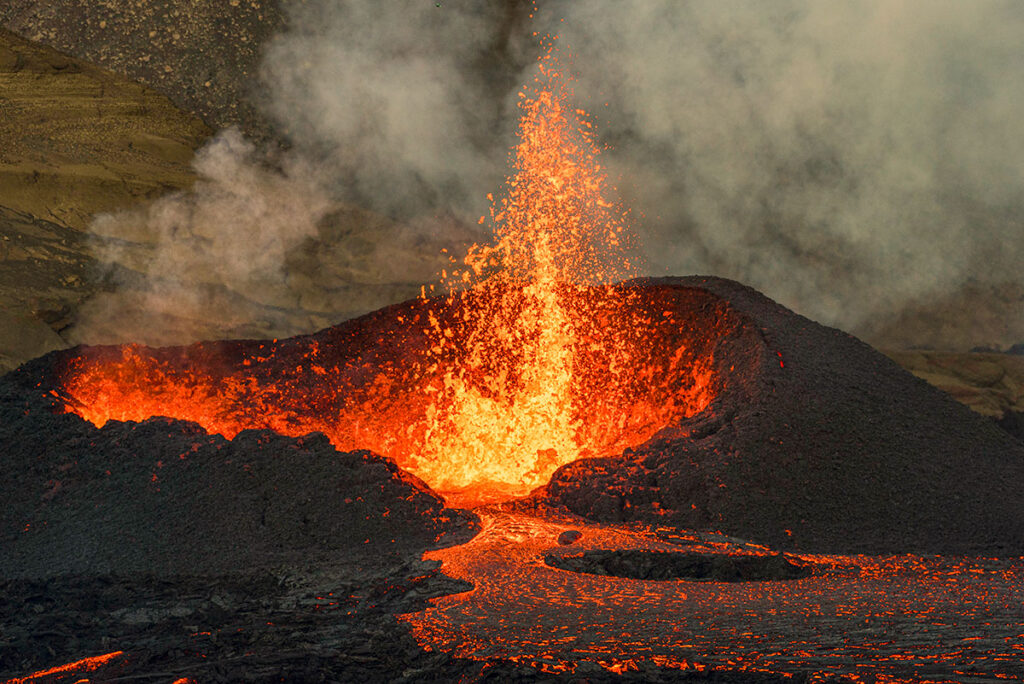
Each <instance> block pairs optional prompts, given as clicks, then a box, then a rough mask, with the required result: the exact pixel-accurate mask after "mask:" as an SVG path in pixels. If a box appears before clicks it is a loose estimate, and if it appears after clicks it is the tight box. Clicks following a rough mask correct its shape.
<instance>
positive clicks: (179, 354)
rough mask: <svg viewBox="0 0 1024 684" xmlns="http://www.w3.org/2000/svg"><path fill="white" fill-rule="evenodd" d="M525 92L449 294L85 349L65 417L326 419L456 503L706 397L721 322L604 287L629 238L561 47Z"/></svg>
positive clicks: (532, 479) (617, 444)
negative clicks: (278, 336) (363, 312)
mask: <svg viewBox="0 0 1024 684" xmlns="http://www.w3.org/2000/svg"><path fill="white" fill-rule="evenodd" d="M521 95H522V97H521V103H520V106H521V109H522V118H521V122H520V128H519V137H520V142H519V144H518V146H517V147H516V148H515V151H514V154H513V159H512V163H513V169H514V173H513V174H512V175H511V177H510V178H509V179H508V181H507V184H506V188H505V193H504V196H503V197H501V198H500V199H497V200H495V199H493V198H492V197H491V196H489V198H491V199H492V210H491V221H492V224H493V229H494V236H495V240H494V243H493V244H491V245H484V246H480V245H475V246H474V247H472V248H471V249H470V250H469V252H468V254H467V255H466V257H465V258H464V260H463V262H462V263H461V264H460V263H458V262H457V261H454V262H453V267H452V268H451V269H448V270H446V271H445V272H444V273H443V274H442V279H443V281H444V283H445V285H446V286H447V294H445V295H443V296H438V297H434V298H428V297H427V292H428V288H424V289H423V296H422V297H421V298H420V299H419V300H414V301H412V302H406V303H405V304H400V305H396V306H393V307H389V308H387V309H383V310H381V311H378V312H375V313H373V314H370V315H368V316H365V317H363V318H360V319H356V320H354V321H349V322H346V323H344V324H342V325H340V326H336V327H335V328H331V329H328V330H325V331H322V332H321V333H317V334H316V335H315V336H304V337H296V338H291V339H289V340H280V341H278V340H274V341H273V342H262V343H255V342H221V343H202V344H198V345H193V346H191V347H182V348H167V349H149V348H145V347H140V346H137V345H126V346H122V347H115V348H87V349H85V350H83V352H82V355H81V356H80V357H79V358H78V359H76V360H74V361H73V362H72V363H71V364H70V367H69V368H68V369H67V372H66V374H65V381H64V385H63V396H62V397H61V398H62V399H63V401H64V403H65V406H66V407H67V409H68V410H69V411H71V412H74V413H77V414H78V415H80V416H82V417H83V418H85V419H87V420H89V421H91V422H93V423H94V424H96V425H98V426H102V425H103V424H104V423H105V422H106V421H107V420H111V419H114V420H135V421H139V420H144V419H146V418H148V417H151V416H167V417H172V418H179V419H184V420H191V421H195V422H197V423H199V424H200V425H202V426H203V427H204V428H206V429H207V430H209V431H210V432H216V433H220V434H223V435H225V436H226V437H229V438H230V437H232V436H234V435H235V434H236V433H238V432H239V431H241V430H244V429H247V428H270V429H273V430H276V431H277V432H280V433H282V434H286V435H292V436H300V435H303V434H307V433H309V432H313V431H319V432H323V433H325V434H326V435H327V436H328V437H329V438H330V439H331V441H332V443H333V444H334V445H335V447H337V448H338V449H339V450H353V449H370V450H373V451H376V452H378V453H381V454H383V455H386V456H389V457H391V458H393V459H394V460H395V461H396V462H397V463H398V465H400V466H401V467H403V468H404V469H406V470H408V471H410V472H411V473H413V474H415V475H417V476H419V477H420V478H422V479H423V480H424V481H426V482H427V483H428V484H429V485H430V486H431V487H433V488H434V489H435V490H438V491H441V492H450V493H451V498H452V500H453V501H454V500H458V501H460V502H463V503H465V504H467V505H468V504H472V503H478V502H481V501H485V500H493V499H502V498H507V497H508V496H510V495H518V494H525V493H526V492H528V491H529V490H530V489H532V488H534V487H537V486H539V485H542V484H544V483H545V482H547V480H548V479H549V478H550V476H551V474H552V473H553V472H554V471H555V470H556V469H557V468H558V467H559V466H562V465H564V464H566V463H569V462H571V461H574V460H576V459H578V458H582V457H588V456H601V455H611V454H615V453H620V452H621V451H622V450H623V449H625V448H627V447H631V446H637V445H639V444H641V443H643V442H644V441H646V440H648V439H650V438H651V437H652V436H653V435H654V434H655V433H656V432H658V431H659V430H660V429H662V428H664V427H666V426H669V425H672V424H674V423H677V422H678V421H679V420H681V419H683V418H685V417H688V416H692V415H694V414H696V413H698V412H700V411H702V410H703V409H705V408H706V407H707V406H708V404H709V403H710V401H711V399H712V398H713V397H714V395H715V392H716V391H717V390H716V387H717V386H718V385H719V384H720V383H719V379H717V378H715V377H714V375H713V373H712V370H711V368H712V354H713V350H714V339H715V335H716V331H715V330H714V328H715V327H716V326H718V324H719V321H717V320H711V321H708V320H705V321H704V322H703V323H702V325H705V326H706V324H707V323H708V322H710V323H711V326H710V327H705V328H704V329H703V330H702V331H700V332H696V333H695V331H694V330H692V329H690V328H687V325H688V324H689V323H690V322H689V321H687V320H686V319H685V314H683V315H682V317H681V316H680V315H677V313H676V312H679V311H686V310H689V309H688V307H687V305H686V302H683V301H681V300H680V297H681V295H680V294H679V293H678V292H675V293H673V292H670V291H662V290H658V289H657V288H654V289H652V290H650V291H646V292H645V296H644V297H643V298H641V297H639V296H638V295H637V291H638V289H639V288H638V287H636V286H625V285H613V284H612V283H614V282H615V281H618V280H621V279H623V278H626V277H628V276H630V275H632V274H633V271H634V265H633V263H632V262H631V260H630V257H629V254H630V247H631V243H632V238H631V236H630V232H629V230H628V222H627V221H626V218H625V212H624V211H623V210H622V208H621V207H620V206H619V205H617V204H616V203H614V202H612V201H610V200H609V199H608V198H607V196H606V195H607V190H606V179H605V173H604V171H603V170H602V168H601V166H600V164H599V161H598V151H597V148H596V146H595V144H594V141H593V138H592V135H591V133H590V132H589V131H590V128H591V124H590V123H589V121H587V120H586V118H585V116H584V114H583V113H582V112H581V110H577V109H574V108H573V107H571V106H570V104H569V102H570V100H571V95H572V93H571V88H570V86H569V80H568V78H567V77H566V75H565V73H564V71H563V69H562V67H561V66H560V65H559V62H558V60H557V57H556V53H555V52H554V49H553V46H551V45H549V47H548V50H547V52H546V53H545V54H544V55H543V56H542V57H541V59H540V62H539V75H538V77H537V79H536V81H535V83H534V85H533V86H532V87H531V88H529V89H527V90H526V91H524V92H523V93H521ZM429 289H430V290H432V289H433V288H432V287H431V288H429ZM722 323H723V325H724V324H725V323H726V322H725V321H724V320H723V321H722Z"/></svg>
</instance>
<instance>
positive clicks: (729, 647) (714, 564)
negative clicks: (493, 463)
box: [0, 277, 1024, 681]
mask: <svg viewBox="0 0 1024 684" xmlns="http://www.w3.org/2000/svg"><path fill="white" fill-rule="evenodd" d="M618 287H621V288H629V289H632V290H634V291H635V294H636V295H637V297H636V299H635V300H634V301H636V302H638V305H639V306H649V307H650V308H651V311H652V312H653V311H661V310H662V309H664V311H663V313H664V314H665V315H664V316H663V319H662V322H659V323H658V324H657V325H654V326H653V327H652V331H653V332H652V333H651V334H652V335H654V336H655V337H653V338H651V341H652V342H655V343H656V342H657V341H658V340H660V341H661V342H662V343H663V346H664V347H665V348H666V349H676V350H678V349H685V350H689V351H688V352H687V353H689V354H691V355H692V359H691V360H692V362H693V363H694V364H696V363H697V362H698V361H701V362H702V363H703V366H702V367H703V368H705V369H706V370H707V371H708V377H709V378H710V380H709V381H708V384H707V385H706V387H705V390H706V392H707V394H708V396H709V398H710V400H709V402H708V403H707V404H706V406H705V407H704V408H703V409H702V410H700V411H699V412H697V413H695V414H693V415H689V416H681V417H680V416H678V415H677V416H675V417H672V418H671V419H669V420H667V422H665V423H664V424H662V425H660V426H658V429H657V430H656V431H655V432H654V433H653V435H650V436H648V437H647V438H645V439H644V441H643V442H642V443H638V444H633V445H631V446H629V447H628V448H626V449H624V450H621V451H620V452H618V453H609V454H603V455H599V457H596V458H589V459H583V460H579V461H576V462H573V463H570V464H568V465H565V466H563V467H561V468H560V469H558V470H557V471H556V472H555V474H554V475H553V476H552V478H551V481H550V483H549V484H548V485H547V486H545V487H542V488H540V489H538V490H536V491H534V492H533V493H532V494H531V495H530V496H527V497H522V498H518V499H514V500H511V501H506V502H504V503H492V504H487V505H482V506H478V507H476V508H475V509H474V510H463V509H453V508H450V507H446V506H445V500H444V498H443V496H444V495H443V493H442V494H438V493H436V492H434V491H432V490H431V488H430V487H429V486H428V485H427V484H426V483H424V482H423V481H422V480H420V479H419V478H417V477H415V476H414V475H412V474H410V472H408V471H407V470H405V469H403V468H402V467H400V466H401V464H402V462H403V458H404V457H403V456H402V455H401V454H399V455H398V456H397V457H393V458H388V455H387V454H384V455H378V454H375V453H372V452H369V451H365V450H364V451H359V450H350V449H347V448H346V449H345V450H343V451H338V450H336V448H335V446H336V444H335V445H332V441H334V442H338V441H339V438H338V437H337V436H334V437H332V438H331V439H330V440H329V439H328V437H327V436H324V434H320V433H327V434H328V436H330V434H331V420H330V416H332V415H341V413H339V411H342V410H343V409H344V408H345V406H346V397H345V394H344V393H341V394H340V396H338V397H336V398H335V399H334V401H335V402H336V403H335V404H333V405H331V406H325V405H324V404H322V403H320V402H321V401H322V400H323V398H324V396H325V395H320V394H318V393H317V387H318V385H317V383H318V382H321V380H319V379H320V378H322V377H324V374H321V373H319V372H315V371H312V370H311V369H310V366H309V364H308V354H309V353H310V350H311V349H313V348H315V349H316V350H317V353H318V365H319V366H320V367H322V368H324V369H326V373H325V374H326V376H328V377H329V379H331V380H332V382H333V381H337V380H338V379H339V378H340V377H344V378H345V380H346V383H347V384H342V385H339V386H341V387H344V388H345V389H346V390H347V392H348V393H349V396H350V397H360V398H366V397H369V398H376V397H378V396H391V397H393V405H391V406H389V405H388V404H386V403H385V404H382V414H381V415H383V416H386V417H387V418H388V420H389V421H392V422H394V421H400V420H409V415H403V414H401V413H400V412H397V411H396V409H395V406H400V405H402V403H403V402H406V397H405V395H404V394H403V393H402V388H401V383H398V384H397V385H396V386H395V388H393V389H392V390H389V391H388V392H387V393H385V394H384V395H377V394H370V395H367V394H365V391H366V387H368V386H379V382H377V381H376V378H377V377H379V375H381V374H385V375H389V376H393V377H396V378H402V377H407V375H406V374H407V372H410V373H411V370H410V369H407V368H404V367H403V362H404V360H405V359H410V358H415V354H414V353H412V352H413V350H414V348H415V345H416V344H417V340H419V339H420V337H421V336H419V335H418V334H417V333H416V331H415V328H414V327H413V326H410V325H408V323H407V322H408V321H409V320H411V318H412V317H414V316H415V311H416V310H417V309H419V308H422V307H423V306H424V302H423V300H412V301H410V302H407V303H405V304H401V305H395V306H393V307H389V308H387V309H383V310H381V311H378V312H375V313H373V314H369V315H367V316H365V317H362V318H359V319H354V320H352V321H348V322H345V323H342V324H340V325H338V326H334V327H333V328H328V329H325V330H324V331H322V332H320V333H316V334H314V335H311V336H304V337H299V338H292V339H287V340H278V341H273V342H271V341H236V342H218V343H201V344H197V345H193V346H191V347H185V348H166V349H150V348H145V347H138V346H132V347H120V348H119V347H106V348H103V347H97V348H89V347H79V348H74V349H71V350H67V351H58V352H53V353H51V354H49V355H47V356H44V357H41V358H39V359H36V360H34V361H32V362H29V363H27V364H24V365H23V366H21V367H20V368H19V369H17V370H15V371H13V372H11V373H9V374H7V375H6V376H4V377H3V380H2V384H0V401H2V403H0V414H2V420H0V433H2V434H0V439H2V443H3V444H5V445H6V448H5V465H6V467H5V468H4V469H3V470H2V475H0V478H2V481H0V490H2V491H3V492H5V494H6V495H7V497H8V500H7V504H6V505H5V506H4V507H3V509H2V512H0V516H2V517H0V567H2V568H3V578H4V579H3V585H2V586H3V594H2V600H3V602H4V611H3V613H4V615H9V616H12V618H11V619H10V620H9V621H5V632H4V640H3V642H2V645H0V649H2V650H0V668H2V669H0V672H2V673H3V675H4V676H7V677H13V678H18V677H26V676H28V675H30V673H32V672H40V671H45V670H46V669H47V668H51V667H54V666H57V665H61V664H64V663H72V662H75V661H78V660H80V659H82V658H87V657H95V656H101V655H104V654H112V653H113V654H117V655H113V656H110V658H109V660H106V661H104V662H102V663H94V664H95V665H96V667H97V668H98V669H97V670H95V673H94V674H93V675H92V676H94V677H96V678H97V679H103V680H109V679H114V678H117V677H128V678H143V679H145V678H155V679H163V678H168V677H170V678H175V679H177V678H192V679H194V680H195V681H271V680H278V679H280V678H282V677H283V678H285V679H302V680H325V681H345V680H351V679H354V678H356V677H362V678H369V679H371V680H374V679H389V680H406V681H422V680H424V679H441V680H448V679H453V678H469V679H474V680H488V679H491V680H494V681H504V680H509V679H516V678H519V679H524V680H538V679H539V680H552V681H560V680H570V681H571V680H576V681H595V680H597V681H603V680H618V679H626V680H631V679H635V680H645V681H646V680H655V681H657V680H664V681H776V680H779V681H782V680H787V681H788V680H790V679H792V678H794V677H796V678H798V679H810V680H812V681H816V680H821V679H825V678H828V677H847V678H852V679H851V681H852V680H853V679H856V678H863V677H867V676H872V677H876V678H877V681H900V680H904V681H920V680H926V681H994V680H997V679H1000V678H1007V677H1014V676H1019V675H1021V674H1022V673H1024V666H1022V665H1021V657H1020V656H1021V651H1020V645H1021V638H1022V637H1021V636H1020V635H1021V634H1022V633H1024V614H1022V612H1021V607H1020V606H1021V605H1022V601H1021V598H1022V597H1021V595H1020V591H1021V590H1020V587H1021V583H1020V580H1021V574H1022V573H1024V562H1022V561H1021V555H1022V554H1024V550H1022V549H1024V494H1022V493H1021V491H1020V489H1019V487H1017V486H1016V485H1017V483H1019V482H1020V481H1021V480H1022V476H1024V446H1022V444H1021V443H1020V442H1019V441H1018V440H1016V439H1014V438H1013V437H1011V436H1010V435H1009V434H1008V433H1006V432H1005V431H1003V430H1000V429H999V428H998V427H997V426H996V425H995V424H994V423H993V422H992V421H990V420H988V419H986V418H984V417H982V416H978V415H976V414H974V413H973V412H971V411H970V410H969V409H967V408H966V407H964V406H963V405H961V404H959V403H958V402H956V401H955V400H953V399H952V398H950V397H949V396H948V395H946V394H944V393H942V392H940V391H938V390H936V389H934V388H933V387H931V386H930V385H928V384H927V383H925V382H924V381H922V380H919V379H917V378H915V377H914V376H912V375H910V374H909V373H907V372H906V371H903V370H902V369H900V368H899V367H898V366H897V365H896V364H895V363H893V362H892V361H890V360H888V359H887V358H885V357H884V356H882V355H881V354H879V353H878V352H876V351H874V350H873V349H871V348H870V347H868V346H867V345H865V344H863V343H861V342H860V341H858V340H856V339H855V338H853V337H851V336H849V335H847V334H845V333H842V332H840V331H837V330H834V329H829V328H825V327H823V326H820V325H818V324H816V323H813V322H812V321H809V320H807V319H805V318H803V317H801V316H798V315H796V314H794V313H792V312H790V311H788V310H786V309H785V308H783V307H781V306H779V305H777V304H775V303H774V302H772V301H771V300H769V299H767V298H765V297H764V296H762V295H760V294H759V293H757V292H755V291H753V290H751V289H749V288H746V287H744V286H742V285H739V284H738V283H734V282H731V281H724V280H719V279H713V278H698V277H692V278H679V279H662V280H640V281H632V282H629V283H626V284H623V285H620V286H618ZM464 301H465V300H464V299H460V298H455V299H453V300H452V303H451V304H450V306H451V307H453V308H454V310H455V312H456V313H457V309H458V307H459V306H460V305H462V304H463V303H464ZM666 307H667V308H666ZM669 314H671V315H669ZM665 320H669V321H671V323H665V322H664V321H665ZM669 333H671V334H669ZM382 340H383V341H384V342H382ZM421 341H422V340H421ZM664 351H665V350H664V349H662V350H658V349H652V351H651V356H650V358H649V359H648V360H649V361H650V362H657V361H658V359H662V358H663V357H664ZM125 358H131V359H133V361H132V363H134V364H136V365H135V366H134V367H135V368H139V367H146V364H148V363H156V362H159V363H160V364H163V365H161V366H160V367H161V368H162V369H163V375H161V376H159V377H160V378H162V380H158V379H154V378H156V377H157V376H150V377H148V379H147V383H148V384H143V385H140V386H139V387H136V388H134V389H133V391H142V392H145V393H148V394H151V395H153V396H158V397H159V396H164V395H161V392H162V391H164V390H165V389H166V388H167V387H170V386H173V385H174V383H175V374H174V373H175V372H177V373H179V374H185V373H187V372H191V373H194V371H196V370H202V371H204V372H203V373H202V374H200V376H201V377H210V373H212V372H214V371H216V373H217V375H216V377H217V378H218V381H217V382H219V383H221V384H219V385H217V387H219V388H224V387H227V386H228V384H225V383H226V380H225V379H227V378H230V377H232V373H235V372H236V371H237V372H240V370H241V369H245V371H246V372H247V373H248V374H249V375H248V377H251V378H253V380H252V381H251V382H250V383H249V384H248V385H247V387H249V390H248V392H249V394H244V393H236V394H234V395H231V397H230V398H231V399H232V401H233V402H235V403H232V404H231V406H232V407H234V408H233V409H232V410H233V411H234V412H233V413H230V414H229V417H230V418H231V420H232V421H234V422H233V423H231V425H232V426H233V428H232V430H231V431H230V437H231V438H230V439H229V438H227V437H225V436H223V435H221V434H216V430H215V429H211V430H210V431H207V430H206V429H204V428H203V427H202V426H201V425H199V424H197V423H195V422H189V421H186V420H182V419H181V418H182V416H177V415H174V411H173V410H169V411H167V413H169V414H171V415H168V416H166V417H152V418H148V419H146V420H142V421H138V422H137V421H128V422H121V421H118V420H111V421H109V422H106V423H105V424H104V425H103V427H100V428H97V427H96V426H95V425H93V424H92V423H90V422H89V421H87V420H83V419H82V418H81V417H79V416H78V415H76V414H75V408H76V405H75V402H76V401H77V400H76V399H75V396H74V393H73V391H72V389H74V388H75V387H76V386H75V385H74V384H73V383H70V382H69V378H70V377H74V374H75V373H81V372H82V370H83V369H89V368H92V369H93V370H95V369H98V368H103V367H104V366H103V364H104V363H112V364H114V365H113V366H112V367H119V366H117V364H119V363H123V361H124V359H125ZM140 359H141V361H140ZM304 359H307V362H306V366H307V370H306V371H305V373H303V372H301V370H293V371H292V372H293V376H290V377H292V379H293V380H295V381H296V382H294V383H292V384H290V385H288V386H287V388H286V389H281V387H282V386H280V385H272V383H273V381H274V380H275V379H277V378H279V377H280V376H281V374H282V373H283V372H284V370H285V369H288V368H291V369H295V368H296V367H297V366H302V364H303V360H304ZM90 364H92V365H91V366H90ZM140 364H141V365H140ZM685 365H687V364H684V366H685ZM371 371H373V372H371ZM333 372H337V373H341V374H342V375H339V376H332V375H331V374H332V373H333ZM86 377H93V378H96V377H98V376H95V375H93V376H88V375H86ZM190 377H192V376H190ZM161 382H163V383H165V384H164V385H163V386H162V385H161V384H160V383H161ZM271 386H273V387H274V388H275V389H273V391H269V390H268V388H269V387H271ZM658 386H659V387H662V388H664V387H674V388H675V391H680V392H682V391H688V388H689V385H688V384H687V383H686V382H682V383H681V384H678V385H671V384H669V385H664V384H660V385H658ZM194 390H195V388H193V391H194ZM74 391H77V392H81V391H83V390H82V389H81V388H80V387H79V389H75V390H74ZM361 393H362V394H361ZM214 395H216V393H214ZM194 396H197V397H198V396H199V395H198V394H195V395H194ZM302 397H307V398H310V399H309V400H308V401H307V402H306V405H305V406H306V408H307V410H308V415H307V418H309V419H310V420H314V421H320V423H319V424H320V426H321V429H320V430H319V431H314V430H307V428H308V427H309V423H308V422H301V421H298V422H296V421H293V422H292V423H288V422H287V421H284V422H281V421H280V420H278V418H279V416H281V415H282V413H281V412H282V411H283V410H284V409H288V410H289V411H293V412H294V413H295V415H296V416H299V417H301V416H302V415H303V414H302V411H301V408H302V403H301V401H300V399H301V398H302ZM247 398H249V399H253V400H257V399H258V403H257V404H256V406H258V409H257V410H253V411H249V412H245V411H243V410H241V409H240V408H239V407H243V406H244V405H245V400H246V399H247ZM357 403H358V402H357ZM360 405H361V404H360ZM165 406H166V407H167V408H168V409H174V408H175V404H173V403H171V402H168V403H166V404H165ZM332 407H333V410H334V413H331V412H330V411H328V410H327V409H328V408H332ZM79 410H83V409H82V408H79ZM147 410H148V409H147ZM410 411H412V409H410ZM153 415H154V416H156V415H159V414H158V413H154V414H153ZM224 415H228V414H221V416H220V417H221V419H222V420H223V418H224ZM289 415H291V414H289ZM211 420H212V419H211ZM274 421H278V422H276V423H274ZM211 424H212V425H214V427H221V426H222V425H223V423H215V422H211ZM270 424H274V425H275V426H276V428H277V430H276V431H275V430H271V429H269V425H270ZM382 424H383V423H382ZM289 426H290V427H289ZM289 430H290V431H291V432H293V433H301V434H281V433H282V432H285V433H288V432H289ZM307 432H311V433H312V434H306V433H307ZM365 434H368V435H372V434H374V432H373V431H372V430H369V431H367V432H366V433H365ZM637 434H639V433H637ZM409 463H412V462H409ZM453 501H455V499H453ZM85 667H86V664H81V665H79V666H76V668H71V669H70V670H68V671H67V674H68V676H72V675H73V676H75V677H79V676H84V675H82V672H84V671H85V670H84V669H83V668H85ZM75 673H77V674H75ZM46 676H48V677H51V678H54V677H56V678H59V677H61V676H63V675H61V674H60V673H59V672H58V673H51V674H50V675H46ZM15 680H17V679H15Z"/></svg>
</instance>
